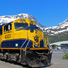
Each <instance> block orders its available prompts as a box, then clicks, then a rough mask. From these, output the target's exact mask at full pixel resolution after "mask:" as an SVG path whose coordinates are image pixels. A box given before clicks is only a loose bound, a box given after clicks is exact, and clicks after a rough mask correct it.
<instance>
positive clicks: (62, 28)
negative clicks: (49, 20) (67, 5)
mask: <svg viewBox="0 0 68 68" xmlns="http://www.w3.org/2000/svg"><path fill="white" fill-rule="evenodd" d="M44 31H45V32H46V33H47V34H48V35H57V34H67V33H68V18H67V19H66V20H65V21H64V22H62V23H60V24H58V25H57V26H53V27H49V28H45V29H44Z"/></svg>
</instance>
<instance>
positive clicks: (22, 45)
mask: <svg viewBox="0 0 68 68" xmlns="http://www.w3.org/2000/svg"><path fill="white" fill-rule="evenodd" d="M26 34H27V33H26ZM26 36H27V35H26ZM27 38H28V36H27ZM26 41H27V39H26V40H25V41H24V43H23V44H22V45H21V47H20V55H21V49H22V47H23V46H24V44H25V43H26Z"/></svg>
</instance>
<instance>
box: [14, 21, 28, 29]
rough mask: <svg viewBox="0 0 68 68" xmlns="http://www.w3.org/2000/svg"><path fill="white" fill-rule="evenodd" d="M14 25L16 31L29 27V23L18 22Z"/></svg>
mask: <svg viewBox="0 0 68 68" xmlns="http://www.w3.org/2000/svg"><path fill="white" fill-rule="evenodd" d="M14 25H15V29H17V28H20V27H24V28H25V27H27V26H28V23H18V22H16V23H14Z"/></svg>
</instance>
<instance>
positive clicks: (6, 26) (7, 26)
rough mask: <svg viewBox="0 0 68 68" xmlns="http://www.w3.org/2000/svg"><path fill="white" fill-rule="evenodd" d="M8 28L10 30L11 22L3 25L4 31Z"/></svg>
mask: <svg viewBox="0 0 68 68" xmlns="http://www.w3.org/2000/svg"><path fill="white" fill-rule="evenodd" d="M8 30H12V24H11V23H10V24H8V25H5V26H4V32H5V31H8Z"/></svg>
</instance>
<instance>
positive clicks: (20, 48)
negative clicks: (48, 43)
mask: <svg viewBox="0 0 68 68" xmlns="http://www.w3.org/2000/svg"><path fill="white" fill-rule="evenodd" d="M0 49H9V50H10V49H11V50H20V49H21V50H25V48H0ZM27 49H28V48H27ZM29 49H30V50H48V49H50V48H29Z"/></svg>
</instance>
